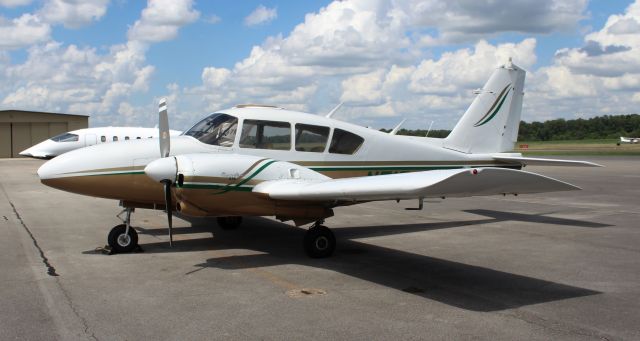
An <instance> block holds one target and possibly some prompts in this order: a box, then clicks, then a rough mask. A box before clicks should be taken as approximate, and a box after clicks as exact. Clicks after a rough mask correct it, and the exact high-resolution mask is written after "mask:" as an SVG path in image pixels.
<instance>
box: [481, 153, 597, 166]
mask: <svg viewBox="0 0 640 341" xmlns="http://www.w3.org/2000/svg"><path fill="white" fill-rule="evenodd" d="M491 157H492V158H493V159H494V160H497V161H504V162H509V163H514V164H521V165H525V166H574V167H602V165H599V164H597V163H593V162H589V161H575V160H559V159H541V158H534V157H524V156H501V155H492V156H491Z"/></svg>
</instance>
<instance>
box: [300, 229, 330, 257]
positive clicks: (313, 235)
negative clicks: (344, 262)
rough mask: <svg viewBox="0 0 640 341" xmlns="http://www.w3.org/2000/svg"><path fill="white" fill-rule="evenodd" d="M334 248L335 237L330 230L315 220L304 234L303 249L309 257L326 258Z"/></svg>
mask: <svg viewBox="0 0 640 341" xmlns="http://www.w3.org/2000/svg"><path fill="white" fill-rule="evenodd" d="M335 249H336V237H335V236H334V235H333V232H331V230H330V229H329V228H328V227H326V226H324V225H322V221H318V222H316V223H315V224H314V225H313V226H312V227H311V228H310V229H309V230H307V233H306V234H305V235H304V251H305V252H306V253H307V255H308V256H309V257H311V258H326V257H329V256H331V255H332V254H333V251H334V250H335Z"/></svg>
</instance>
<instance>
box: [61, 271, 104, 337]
mask: <svg viewBox="0 0 640 341" xmlns="http://www.w3.org/2000/svg"><path fill="white" fill-rule="evenodd" d="M56 283H57V284H58V287H59V288H60V291H62V294H63V295H64V298H65V299H66V300H67V303H68V304H69V308H70V309H71V311H72V312H73V314H74V315H75V316H76V317H77V318H78V320H80V323H82V327H83V328H84V329H83V332H84V334H85V335H88V336H89V337H90V338H91V339H93V340H96V341H97V340H98V338H97V337H96V334H95V333H93V332H91V333H90V332H89V323H88V322H87V319H85V318H84V317H82V315H80V312H79V311H78V308H77V307H76V305H75V304H74V303H73V299H71V295H69V292H68V291H67V289H65V287H64V286H63V285H62V283H60V280H58V279H57V278H56Z"/></svg>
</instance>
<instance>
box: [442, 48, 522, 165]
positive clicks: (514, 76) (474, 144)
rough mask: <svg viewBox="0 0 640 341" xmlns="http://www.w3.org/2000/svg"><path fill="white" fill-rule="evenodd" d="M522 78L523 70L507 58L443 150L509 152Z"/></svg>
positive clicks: (517, 122) (518, 112)
mask: <svg viewBox="0 0 640 341" xmlns="http://www.w3.org/2000/svg"><path fill="white" fill-rule="evenodd" d="M524 78H525V71H524V70H522V69H521V68H519V67H517V66H516V65H514V64H513V63H511V59H509V61H508V62H507V63H506V64H505V65H503V66H500V67H499V68H497V69H496V70H495V71H494V72H493V74H492V75H491V77H490V78H489V80H488V81H487V83H486V84H485V85H484V87H483V88H482V89H481V90H480V91H479V93H478V95H477V97H476V98H475V99H474V100H473V102H472V103H471V106H469V108H468V109H467V111H466V112H465V113H464V115H463V116H462V118H461V119H460V121H459V122H458V124H456V126H455V127H454V128H453V130H452V131H451V133H450V134H449V136H448V137H447V138H446V139H445V140H444V147H445V148H448V149H453V150H456V151H459V152H463V153H469V154H471V153H501V152H508V151H511V150H513V146H514V144H515V142H516V141H517V139H518V128H519V126H520V116H521V113H522V97H523V95H524V92H523V90H524Z"/></svg>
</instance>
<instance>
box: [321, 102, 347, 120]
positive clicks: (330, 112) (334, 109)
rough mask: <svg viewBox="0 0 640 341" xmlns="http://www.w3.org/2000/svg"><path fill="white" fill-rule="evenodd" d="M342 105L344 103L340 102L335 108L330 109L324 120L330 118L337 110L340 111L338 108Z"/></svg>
mask: <svg viewBox="0 0 640 341" xmlns="http://www.w3.org/2000/svg"><path fill="white" fill-rule="evenodd" d="M343 104H344V102H340V103H338V105H336V107H335V108H333V109H331V111H329V113H328V114H327V115H326V116H325V117H326V118H331V116H333V114H335V113H336V111H338V109H340V107H341V106H342V105H343Z"/></svg>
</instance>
